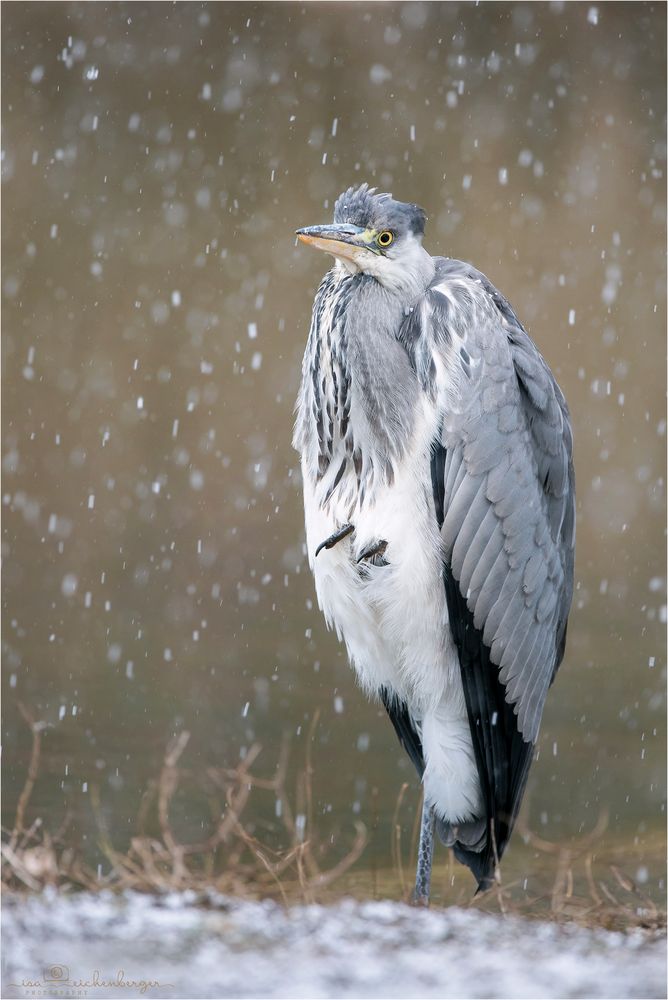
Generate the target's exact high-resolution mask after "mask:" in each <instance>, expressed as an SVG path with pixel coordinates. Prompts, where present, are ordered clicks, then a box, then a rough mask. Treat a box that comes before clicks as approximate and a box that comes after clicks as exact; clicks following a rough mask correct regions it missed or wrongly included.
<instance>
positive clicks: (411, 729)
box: [380, 688, 424, 778]
mask: <svg viewBox="0 0 668 1000" xmlns="http://www.w3.org/2000/svg"><path fill="white" fill-rule="evenodd" d="M380 696H381V698H382V700H383V705H384V706H385V710H386V711H387V714H388V715H389V717H390V722H391V723H392V725H393V726H394V731H395V732H396V734H397V736H398V737H399V742H400V743H401V745H402V747H403V748H404V750H405V751H406V753H407V754H408V756H409V757H410V759H411V760H412V761H413V764H414V765H415V770H416V771H417V773H418V775H419V776H420V778H421V777H422V775H423V773H424V755H423V753H422V743H421V741H420V737H419V736H418V733H417V730H416V729H415V726H414V725H413V721H412V719H411V717H410V715H409V714H408V708H407V707H406V702H405V701H401V700H400V699H399V698H398V697H397V696H396V694H394V693H393V692H392V691H388V689H387V688H381V690H380Z"/></svg>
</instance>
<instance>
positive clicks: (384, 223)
mask: <svg viewBox="0 0 668 1000" xmlns="http://www.w3.org/2000/svg"><path fill="white" fill-rule="evenodd" d="M426 221H427V215H426V212H425V211H424V209H423V208H420V206H419V205H414V204H413V203H411V202H403V201H395V200H394V198H393V197H392V195H391V194H376V189H375V188H370V187H369V185H368V184H362V185H361V186H360V187H356V188H355V187H349V188H348V190H347V191H344V192H343V194H342V195H340V196H339V197H338V198H337V200H336V204H335V206H334V222H339V223H340V222H344V223H345V222H347V223H349V224H350V225H353V226H362V227H363V228H365V229H376V230H382V229H390V230H392V231H393V232H395V233H397V235H400V236H401V235H405V234H406V233H408V232H411V233H412V234H413V235H414V236H417V237H421V236H423V235H424V227H425V223H426Z"/></svg>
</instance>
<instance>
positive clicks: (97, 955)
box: [3, 891, 666, 1000]
mask: <svg viewBox="0 0 668 1000" xmlns="http://www.w3.org/2000/svg"><path fill="white" fill-rule="evenodd" d="M198 902H199V903H204V904H206V906H205V907H201V906H198V905H197V903H198ZM3 945H4V965H3V990H4V995H5V996H14V995H22V994H21V991H20V990H18V991H17V990H16V988H15V986H14V985H13V984H19V986H20V984H21V983H22V982H23V981H24V980H26V981H27V980H30V981H34V980H38V981H39V982H40V983H41V980H42V977H43V976H44V975H46V974H47V973H48V972H49V967H47V968H45V965H44V955H45V954H47V953H48V955H49V956H50V957H51V960H53V961H55V960H56V959H57V961H58V964H59V967H60V968H61V969H62V970H63V971H64V974H65V975H67V976H68V977H69V980H70V981H72V982H74V981H82V980H84V981H92V977H93V974H94V971H95V970H98V973H97V974H98V982H99V983H102V982H107V983H108V984H109V986H108V987H107V988H105V987H104V986H103V985H97V986H95V988H94V993H95V996H96V997H100V998H105V997H117V996H118V994H119V987H118V981H117V980H118V975H119V970H122V976H123V978H124V980H125V982H126V984H127V983H128V982H129V981H134V982H135V983H139V982H143V983H144V984H145V987H146V988H145V992H144V990H143V989H142V995H144V996H146V997H183V998H189V997H239V998H242V997H276V998H281V997H292V998H295V997H342V998H343V997H359V996H364V997H440V998H447V997H452V998H455V997H457V998H467V997H470V998H472V997H480V998H482V997H498V998H502V997H512V998H514V1000H521V998H524V997H527V998H528V997H533V998H538V997H561V998H570V997H592V998H593V997H610V998H612V997H629V998H631V997H660V996H665V978H666V956H665V946H664V942H663V940H662V939H661V938H660V937H659V936H653V935H647V934H646V933H642V932H640V931H635V932H632V933H629V934H621V933H613V932H610V931H603V930H586V929H583V928H581V927H577V926H575V925H567V926H559V925H557V924H552V923H542V922H539V921H529V920H523V919H520V918H518V917H506V918H502V917H498V916H494V915H491V914H485V913H480V912H478V911H476V910H474V909H470V910H464V909H459V908H455V907H453V908H451V909H448V910H438V909H429V910H426V909H415V908H412V907H409V906H406V905H405V904H403V903H396V902H392V901H390V900H384V901H369V902H355V901H354V900H342V901H341V902H339V903H336V904H334V905H330V906H322V905H315V904H314V905H310V906H295V907H293V908H291V909H289V910H287V911H286V910H285V909H284V908H283V907H281V906H279V905H278V904H276V903H272V902H268V901H265V902H247V901H240V900H233V899H229V898H227V897H223V896H221V895H219V894H217V893H213V892H212V893H210V894H207V895H206V898H204V897H198V896H197V895H196V894H195V893H193V892H192V891H186V892H183V893H168V894H166V895H164V896H158V897H156V896H147V895H139V894H136V893H126V894H124V895H122V896H120V897H115V896H113V895H112V894H111V893H108V892H103V893H100V894H98V895H91V894H88V893H82V894H79V895H76V896H73V897H65V896H61V895H58V894H56V893H54V892H50V893H44V894H43V895H41V896H33V897H30V898H28V899H27V900H17V899H8V900H6V901H5V904H4V908H3ZM53 956H55V958H53ZM44 985H45V987H48V984H47V983H45V984H44ZM66 985H67V982H66V981H61V982H59V983H58V987H59V989H63V988H64V987H65V986H66ZM124 994H125V995H126V996H130V995H131V991H130V990H128V989H126V990H125V991H124ZM42 995H45V994H42ZM132 995H135V994H132ZM136 995H139V993H137V994H136Z"/></svg>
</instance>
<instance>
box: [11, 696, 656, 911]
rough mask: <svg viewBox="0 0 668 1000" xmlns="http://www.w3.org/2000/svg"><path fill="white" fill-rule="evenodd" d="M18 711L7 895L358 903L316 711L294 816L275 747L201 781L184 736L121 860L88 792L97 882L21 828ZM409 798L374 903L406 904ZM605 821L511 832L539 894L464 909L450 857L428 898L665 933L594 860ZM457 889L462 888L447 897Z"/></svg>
mask: <svg viewBox="0 0 668 1000" xmlns="http://www.w3.org/2000/svg"><path fill="white" fill-rule="evenodd" d="M19 707H20V710H21V713H22V715H23V717H24V719H25V721H26V723H27V725H28V726H29V727H30V730H31V732H32V752H31V756H30V762H29V766H28V772H27V776H26V781H25V784H24V787H23V790H22V792H21V795H20V796H19V800H18V804H17V809H16V817H15V821H14V826H13V829H12V830H11V831H5V830H3V839H2V847H1V849H2V862H1V879H2V886H3V889H4V890H9V891H12V892H20V891H26V890H30V891H39V890H41V889H43V888H44V887H45V886H54V887H57V888H58V889H60V890H62V891H71V890H77V889H86V890H89V891H97V890H100V889H104V888H107V889H115V890H125V889H132V890H136V891H140V892H165V891H168V890H183V889H190V890H194V891H195V892H204V891H206V890H215V891H218V892H221V893H225V894H231V895H234V896H245V897H252V898H274V899H277V900H280V901H282V902H283V903H284V904H285V905H286V906H287V905H289V904H291V903H295V902H313V901H315V900H324V899H332V898H335V897H336V896H337V895H341V894H343V893H344V892H348V893H351V892H352V894H353V895H360V894H361V891H362V885H361V881H362V880H361V879H359V878H358V879H357V881H356V883H355V884H353V883H352V882H351V878H352V876H351V875H350V874H348V877H346V876H347V873H350V869H351V868H352V866H353V865H354V864H355V862H356V861H357V860H358V859H359V857H360V856H361V855H362V852H363V850H364V847H365V844H366V841H367V833H366V829H365V827H364V825H363V824H362V823H359V822H358V823H356V828H355V834H354V837H353V839H352V844H351V846H350V847H349V849H348V851H347V853H346V854H345V855H344V856H343V857H342V858H339V859H338V860H336V861H331V860H329V857H328V855H329V853H331V852H328V851H327V849H326V846H325V845H324V844H322V843H318V841H317V837H316V836H315V834H314V823H313V792H312V778H313V767H312V763H311V746H312V744H313V737H314V733H315V728H316V726H317V724H318V714H319V713H318V712H316V713H315V715H314V718H313V720H312V723H311V728H310V732H309V734H308V739H307V741H306V759H305V762H304V767H303V769H302V771H301V773H300V774H299V777H298V779H297V785H296V789H295V795H294V798H295V802H296V808H294V809H293V807H292V805H291V801H290V798H289V796H288V793H287V784H288V758H289V746H288V743H287V741H285V742H284V743H283V746H282V749H281V753H280V756H279V760H278V764H277V766H276V769H275V771H274V774H273V776H272V777H270V778H259V777H257V776H256V775H255V774H254V773H253V768H254V765H255V763H256V761H257V759H258V757H259V755H260V746H259V745H258V744H255V745H253V746H252V747H251V748H250V749H249V751H248V753H247V754H246V755H245V757H244V759H243V760H242V761H240V762H239V763H238V764H237V766H236V767H234V768H229V769H226V768H208V769H206V771H205V772H204V774H201V773H193V772H192V771H190V770H188V769H187V768H185V767H183V766H181V763H180V761H181V757H182V755H183V752H184V750H185V748H186V746H187V744H188V741H189V733H187V732H181V733H180V734H178V736H176V737H175V739H174V740H173V741H172V742H171V743H170V745H169V746H168V747H167V749H166V751H165V755H164V759H163V763H162V768H161V771H160V774H159V776H158V777H157V778H156V780H155V781H154V782H152V784H151V786H150V787H149V789H148V790H147V793H146V795H145V796H144V799H143V802H142V808H141V811H140V815H139V817H138V828H139V830H140V831H141V832H140V833H138V834H137V835H136V836H135V837H133V838H132V840H131V843H130V847H129V849H128V850H127V851H126V852H121V851H118V850H116V849H115V848H114V846H113V844H112V842H111V837H110V835H109V832H108V831H107V829H106V827H105V823H104V819H103V816H102V810H101V808H100V800H99V791H98V789H97V788H95V787H93V788H91V802H92V806H93V811H94V814H95V817H96V820H97V827H98V831H99V839H98V843H99V847H100V849H101V850H102V852H103V854H104V855H105V857H106V858H107V860H108V862H109V865H110V869H109V871H108V873H106V874H104V875H101V874H99V873H98V872H97V871H94V870H93V869H92V868H91V867H90V866H89V865H87V864H86V862H85V861H84V860H83V859H82V858H81V857H80V856H79V855H78V854H77V853H76V852H75V851H74V850H73V848H72V847H71V846H69V845H68V843H67V840H66V838H65V833H66V827H67V820H66V821H65V823H64V824H63V826H62V827H61V829H60V830H58V831H56V832H55V833H49V831H48V830H46V829H45V828H44V825H43V823H42V822H41V820H40V819H39V818H37V819H35V820H34V821H33V822H32V823H31V824H30V825H26V824H27V819H26V816H27V812H28V806H29V803H30V797H31V794H32V790H33V787H34V784H35V781H36V779H37V776H38V772H39V763H40V754H41V737H40V724H39V723H36V722H35V721H34V719H33V717H32V716H31V714H30V713H29V712H28V710H27V709H26V708H25V707H24V706H22V705H21V706H19ZM193 784H195V785H197V786H198V787H199V788H200V790H201V791H202V792H203V793H204V794H205V796H206V797H207V799H208V801H209V803H210V811H211V816H212V828H211V832H210V833H209V835H208V836H207V837H206V838H205V839H203V840H201V841H199V842H190V843H181V842H180V840H179V838H178V837H177V835H176V833H175V832H174V828H173V824H172V820H171V815H170V814H171V806H172V802H173V799H174V796H175V794H176V792H177V791H178V789H179V787H185V788H192V786H193ZM407 788H408V786H407V785H403V786H402V788H401V790H400V793H399V796H398V799H397V803H396V806H395V810H394V816H393V821H392V842H391V849H392V864H393V870H392V872H391V873H390V874H389V876H387V873H386V876H387V877H386V878H384V879H383V881H384V882H386V883H387V885H384V886H383V888H382V889H381V888H380V887H379V877H380V873H379V872H378V871H377V869H376V868H375V866H374V864H373V862H372V864H371V868H370V875H371V882H372V886H371V895H372V896H374V897H377V896H379V895H389V896H395V897H396V895H397V894H398V893H399V894H400V895H401V896H402V897H403V898H404V899H405V900H407V901H408V899H409V898H410V892H411V889H412V884H411V879H410V877H408V876H407V875H406V874H405V871H406V864H405V861H406V859H405V858H404V854H405V853H407V854H408V855H409V859H408V871H409V872H412V870H413V869H414V862H415V856H416V854H417V840H418V827H419V815H420V810H418V811H417V820H416V821H415V822H414V824H413V829H412V834H411V843H410V846H409V849H408V850H407V851H405V850H404V846H403V845H402V824H401V821H400V813H401V809H402V804H403V801H404V796H405V793H406V791H407ZM258 792H260V793H261V792H268V793H270V794H271V795H272V796H273V798H274V803H275V812H276V815H277V816H280V819H281V822H282V827H283V836H282V838H281V839H282V840H283V842H284V843H285V846H283V847H281V848H274V847H270V846H268V845H267V844H266V843H262V842H261V841H260V840H259V839H258V838H257V837H256V836H254V834H253V833H251V832H250V823H249V822H248V821H247V820H246V819H245V815H246V813H247V811H248V810H247V806H248V803H249V801H250V799H251V797H253V796H254V795H256V794H257V793H258ZM374 802H375V800H374ZM374 811H375V806H374ZM607 821H608V819H607V814H605V813H602V814H601V815H600V816H599V819H598V822H597V823H596V825H595V827H594V829H593V830H592V831H591V832H590V833H589V834H587V835H586V836H583V837H581V838H579V839H577V840H573V841H571V842H569V843H568V844H559V843H553V842H550V841H547V840H545V839H544V838H542V837H539V836H538V835H537V834H535V833H534V832H532V831H531V830H530V829H529V828H528V826H527V825H526V823H522V822H520V823H518V829H517V834H519V836H521V837H522V838H523V839H524V841H525V843H527V844H529V845H530V846H531V847H532V848H533V849H534V850H535V851H536V852H538V853H539V854H541V855H542V856H543V857H544V858H545V861H546V864H545V865H543V866H542V870H543V871H545V872H547V873H548V879H547V881H545V890H544V891H543V892H541V893H540V894H535V893H534V894H529V893H528V892H527V891H526V890H525V888H524V883H525V880H524V877H522V878H518V879H515V880H514V881H510V882H507V883H504V882H502V881H501V878H500V877H498V878H497V882H496V884H495V886H494V887H493V889H492V890H490V892H488V893H486V894H485V895H483V896H476V897H475V898H474V899H471V887H470V880H468V879H467V880H466V881H465V884H464V880H462V879H461V878H459V879H458V878H457V877H456V875H457V873H458V872H459V873H460V869H459V866H457V863H456V862H455V861H454V858H453V857H452V854H451V853H450V861H449V866H448V867H447V869H446V871H445V873H443V872H442V868H441V867H440V866H439V868H438V869H436V870H435V872H434V879H433V885H434V889H435V890H436V892H438V890H439V889H440V887H441V885H450V886H451V887H453V888H451V889H450V890H448V891H446V894H445V898H443V900H442V901H443V902H444V903H445V904H447V905H453V904H454V905H459V906H471V907H473V908H478V909H482V910H486V911H496V912H500V913H502V914H508V913H511V914H515V915H522V916H529V917H540V918H542V919H551V920H555V921H560V922H576V923H578V924H581V925H584V926H589V927H592V926H598V927H606V928H614V929H621V930H626V929H630V928H635V927H640V928H646V929H648V930H653V931H656V930H659V929H661V928H664V927H665V925H666V915H665V911H662V910H659V909H658V908H657V907H656V905H655V904H654V903H653V902H652V900H651V899H649V898H648V897H647V895H646V894H645V893H644V892H643V891H642V890H641V889H640V887H639V886H638V885H637V884H636V883H635V882H634V881H633V879H632V878H630V877H629V876H628V875H627V874H626V873H625V872H624V871H623V870H622V869H621V868H620V867H619V866H618V865H615V864H611V863H607V864H606V863H602V862H600V861H599V860H598V859H597V857H596V854H597V848H599V847H600V845H601V840H602V837H603V835H604V833H605V831H606V828H607ZM151 823H152V824H153V827H154V828H155V830H156V831H157V832H156V833H153V834H152V835H151V834H148V833H146V832H144V831H145V830H146V827H147V826H149V825H150V824H151ZM517 834H516V835H517ZM504 867H507V866H504ZM443 874H444V877H443ZM550 878H551V884H549V880H550ZM455 884H458V885H459V886H461V888H457V889H455V888H454V886H455ZM367 886H368V878H367V879H365V880H364V893H363V894H364V895H365V896H368V895H369V892H368V888H367ZM383 890H384V891H383Z"/></svg>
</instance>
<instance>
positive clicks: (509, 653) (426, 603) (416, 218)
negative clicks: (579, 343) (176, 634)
mask: <svg viewBox="0 0 668 1000" xmlns="http://www.w3.org/2000/svg"><path fill="white" fill-rule="evenodd" d="M425 221H426V215H425V212H424V211H423V209H421V208H419V207H418V206H417V205H414V204H407V203H403V202H399V201H395V200H394V199H393V198H392V196H391V195H389V194H378V193H376V192H375V189H374V188H369V187H368V185H366V184H363V185H362V186H360V187H357V188H352V187H351V188H349V189H348V190H347V191H345V192H344V193H343V194H342V195H341V196H340V197H339V198H338V200H337V202H336V205H335V208H334V222H333V223H331V224H326V225H318V226H311V227H309V228H305V229H298V230H297V235H298V238H299V240H301V241H302V242H303V243H305V244H308V245H310V246H312V247H315V248H317V249H319V250H323V251H325V252H326V253H328V254H331V255H332V256H333V257H334V264H333V267H332V269H331V270H329V271H328V272H327V274H326V275H325V278H324V279H323V281H322V283H321V285H320V287H319V289H318V292H317V294H316V298H315V303H314V306H313V313H312V320H311V327H310V332H309V336H308V342H307V346H306V351H305V354H304V362H303V368H302V380H301V387H300V390H299V396H298V399H297V409H296V413H297V416H296V422H295V432H294V442H293V443H294V446H295V448H296V449H297V450H298V451H299V452H300V454H301V468H302V476H303V490H304V510H305V522H306V541H307V550H308V558H309V564H310V566H311V569H312V571H313V574H314V577H315V586H316V592H317V596H318V602H319V604H320V607H321V610H322V611H323V613H324V615H325V618H326V620H327V623H328V625H329V626H330V627H332V626H333V627H334V628H335V629H336V631H337V634H338V636H339V638H340V639H341V638H342V639H343V641H344V642H345V645H346V647H347V651H348V656H349V659H350V661H351V663H352V665H353V667H354V669H355V671H356V674H357V677H358V680H359V682H360V684H361V686H362V687H363V689H364V690H365V691H366V692H367V693H368V694H370V695H372V696H375V697H377V698H379V699H380V700H381V701H382V702H383V704H384V706H385V708H386V710H387V712H388V715H389V717H390V719H391V721H392V723H393V725H394V728H395V730H396V733H397V735H398V737H399V740H400V742H401V744H402V745H403V747H404V749H405V750H406V751H407V753H408V755H409V757H410V759H411V760H412V762H413V764H414V765H415V767H416V769H417V772H418V775H419V776H420V778H421V780H422V783H423V811H422V818H421V828H420V841H419V849H418V863H417V873H416V882H415V893H414V899H415V900H416V901H418V902H422V903H426V902H428V899H429V891H430V879H431V866H432V856H433V845H434V831H435V830H436V831H437V833H438V835H439V837H440V839H441V841H442V842H443V843H445V844H446V845H448V846H450V847H452V848H453V850H454V853H455V856H456V857H457V859H458V860H459V861H460V862H462V863H463V864H465V865H467V866H468V867H469V868H470V870H471V871H472V873H473V875H474V876H475V878H476V880H477V882H478V891H481V890H485V889H487V888H489V887H490V885H491V884H492V882H493V880H494V877H495V872H496V866H497V864H498V861H499V860H500V858H501V856H502V855H503V852H504V850H505V848H506V845H507V843H508V840H509V838H510V835H511V832H512V829H513V825H514V822H515V820H516V817H517V814H518V811H519V807H520V803H521V800H522V796H523V793H524V789H525V785H526V781H527V775H528V771H529V767H530V764H531V760H532V755H533V748H534V745H535V743H536V739H537V736H538V729H539V725H540V721H541V716H542V713H543V707H544V704H545V699H546V695H547V691H548V688H549V686H550V684H551V683H552V681H553V680H554V676H555V673H556V671H557V668H558V667H559V665H560V663H561V660H562V658H563V655H564V647H565V642H566V624H567V619H568V613H569V609H570V604H571V598H572V593H573V558H574V546H575V485H574V473H573V458H572V433H571V424H570V418H569V412H568V407H567V405H566V401H565V399H564V396H563V393H562V392H561V390H560V388H559V386H558V385H557V382H556V380H555V378H554V376H553V375H552V372H551V371H550V369H549V367H548V365H547V363H546V362H545V360H544V359H543V358H542V356H541V354H540V353H539V351H538V349H537V348H536V346H535V344H534V343H533V341H532V340H531V339H530V337H529V335H528V334H527V332H526V330H525V329H524V327H523V326H522V324H521V323H520V321H519V320H518V318H517V316H516V315H515V313H514V311H513V309H512V308H511V306H510V304H509V303H508V301H507V300H506V299H505V298H504V296H503V295H502V294H501V293H500V292H499V291H497V289H496V288H495V287H494V286H493V285H492V284H491V282H490V281H489V280H488V279H487V278H486V277H485V276H484V275H483V274H482V273H481V272H480V271H477V270H476V269H475V268H474V267H472V266H471V265H470V264H466V263H463V262H462V261H459V260H451V259H449V258H444V257H432V256H431V255H430V254H429V253H428V252H427V251H426V250H425V249H424V248H423V246H422V239H423V235H424V228H425Z"/></svg>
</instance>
